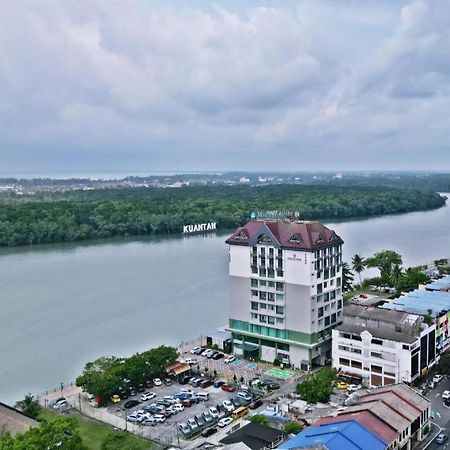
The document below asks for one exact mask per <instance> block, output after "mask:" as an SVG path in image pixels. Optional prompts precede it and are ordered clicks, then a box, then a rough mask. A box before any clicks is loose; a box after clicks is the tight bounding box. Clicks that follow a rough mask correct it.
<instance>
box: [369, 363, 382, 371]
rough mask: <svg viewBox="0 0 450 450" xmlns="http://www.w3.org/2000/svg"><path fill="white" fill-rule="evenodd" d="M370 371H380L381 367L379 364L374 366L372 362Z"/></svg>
mask: <svg viewBox="0 0 450 450" xmlns="http://www.w3.org/2000/svg"><path fill="white" fill-rule="evenodd" d="M370 370H371V372H375V373H382V371H383V368H382V367H381V366H374V365H373V364H372V365H371V366H370Z"/></svg>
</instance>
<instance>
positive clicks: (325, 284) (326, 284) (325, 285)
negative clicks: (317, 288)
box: [323, 281, 328, 289]
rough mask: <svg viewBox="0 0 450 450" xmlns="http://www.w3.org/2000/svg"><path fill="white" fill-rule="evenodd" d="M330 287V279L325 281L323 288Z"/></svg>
mask: <svg viewBox="0 0 450 450" xmlns="http://www.w3.org/2000/svg"><path fill="white" fill-rule="evenodd" d="M327 287H328V281H324V282H323V288H324V289H326V288H327Z"/></svg>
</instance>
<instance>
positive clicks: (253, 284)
mask: <svg viewBox="0 0 450 450" xmlns="http://www.w3.org/2000/svg"><path fill="white" fill-rule="evenodd" d="M251 285H252V287H258V280H255V279H254V278H252V280H251Z"/></svg>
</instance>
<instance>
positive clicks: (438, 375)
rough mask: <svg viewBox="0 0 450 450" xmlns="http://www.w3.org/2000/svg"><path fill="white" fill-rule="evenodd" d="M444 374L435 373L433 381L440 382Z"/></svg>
mask: <svg viewBox="0 0 450 450" xmlns="http://www.w3.org/2000/svg"><path fill="white" fill-rule="evenodd" d="M442 378H443V377H442V375H441V374H437V375H435V376H434V377H433V381H434V382H435V383H439V382H440V381H441V380H442Z"/></svg>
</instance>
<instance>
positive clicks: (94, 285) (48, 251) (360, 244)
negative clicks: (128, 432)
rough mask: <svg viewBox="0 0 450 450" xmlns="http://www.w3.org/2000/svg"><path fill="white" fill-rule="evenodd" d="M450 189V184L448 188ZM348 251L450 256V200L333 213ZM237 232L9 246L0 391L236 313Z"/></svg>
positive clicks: (175, 337)
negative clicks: (372, 213)
mask: <svg viewBox="0 0 450 450" xmlns="http://www.w3.org/2000/svg"><path fill="white" fill-rule="evenodd" d="M447 196H448V194H447ZM324 223H326V224H327V225H328V226H330V227H331V228H333V229H334V230H336V232H337V233H338V234H339V235H340V236H341V237H342V238H343V239H344V241H345V244H344V259H346V260H350V259H351V257H352V256H353V255H354V254H355V253H359V254H361V255H363V256H366V257H367V256H370V255H371V254H373V253H374V252H376V251H378V250H382V249H394V250H396V251H398V252H399V253H400V254H402V255H403V259H404V263H405V265H406V266H409V265H417V264H422V263H426V262H429V261H433V260H434V259H438V258H441V257H449V256H450V233H449V228H450V207H449V206H448V205H446V206H445V207H443V208H440V209H437V210H433V211H427V212H416V213H410V214H402V215H393V216H384V217H377V218H371V219H360V220H350V221H338V222H336V221H335V222H327V221H324ZM229 234H230V232H229V231H228V232H226V231H224V232H217V233H216V234H213V235H209V236H208V237H203V236H192V237H167V238H166V237H165V238H161V237H158V238H147V239H142V240H129V241H126V240H125V241H119V240H114V241H101V242H98V241H97V242H94V243H83V244H58V245H49V246H40V247H35V248H32V249H30V248H19V249H3V250H0V331H1V335H0V336H1V337H0V401H3V402H6V403H14V402H15V401H16V400H19V399H21V398H23V396H24V394H26V393H27V392H32V393H40V392H43V391H45V390H47V389H50V388H53V387H55V386H59V383H60V382H64V383H66V382H68V381H71V380H74V379H75V377H76V376H77V375H78V374H79V373H80V371H81V369H82V367H83V365H84V363H85V362H87V361H91V360H93V359H95V358H97V357H98V356H101V355H112V354H114V355H117V356H124V355H129V354H131V353H133V352H138V351H143V350H145V349H147V348H149V347H153V346H157V345H159V344H171V345H177V344H179V343H180V342H181V341H182V340H184V341H186V340H189V339H193V338H196V337H198V336H199V335H200V334H207V333H208V332H209V331H212V330H214V329H215V328H217V327H220V326H223V325H225V324H226V323H227V319H228V314H227V311H228V275H227V270H228V255H227V246H226V245H225V243H224V240H225V239H226V237H227V236H228V235H229Z"/></svg>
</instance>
